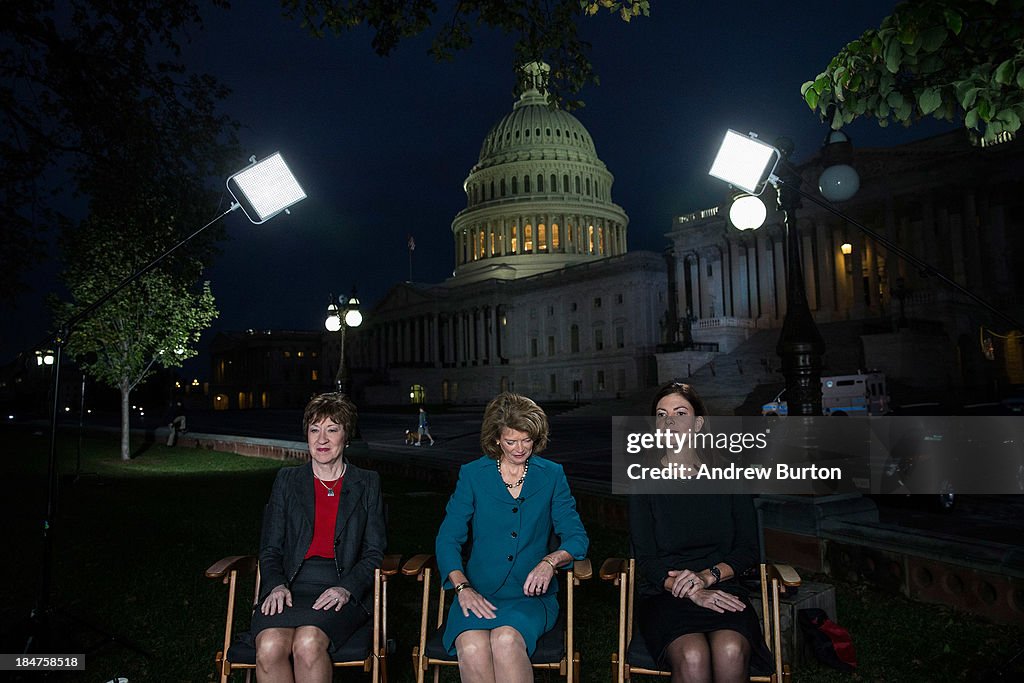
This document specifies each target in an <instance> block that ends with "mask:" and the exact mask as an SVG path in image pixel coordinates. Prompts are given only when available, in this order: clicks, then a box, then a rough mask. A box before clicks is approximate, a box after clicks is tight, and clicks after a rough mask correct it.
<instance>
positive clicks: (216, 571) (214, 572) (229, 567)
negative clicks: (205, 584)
mask: <svg viewBox="0 0 1024 683" xmlns="http://www.w3.org/2000/svg"><path fill="white" fill-rule="evenodd" d="M258 563H259V560H258V558H257V557H256V556H255V555H231V556H230V557H225V558H223V559H220V560H217V561H216V562H214V563H213V564H212V565H210V566H209V568H208V569H207V570H206V572H205V574H206V578H208V579H225V580H227V576H228V574H230V573H231V572H232V571H238V572H239V573H241V574H247V573H249V574H251V573H252V572H254V571H256V565H257V564H258Z"/></svg>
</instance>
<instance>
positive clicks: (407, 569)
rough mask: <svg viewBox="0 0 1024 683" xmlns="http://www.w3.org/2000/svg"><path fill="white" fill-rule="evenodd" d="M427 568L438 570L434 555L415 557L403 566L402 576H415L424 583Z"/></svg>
mask: <svg viewBox="0 0 1024 683" xmlns="http://www.w3.org/2000/svg"><path fill="white" fill-rule="evenodd" d="M427 568H430V569H436V568H437V560H436V559H435V558H434V556H433V555H426V554H420V555H413V556H412V557H410V558H409V560H408V561H407V562H406V563H405V564H404V565H403V566H402V574H404V575H405V576H415V577H416V579H417V580H418V581H422V580H423V578H422V577H423V570H424V569H427Z"/></svg>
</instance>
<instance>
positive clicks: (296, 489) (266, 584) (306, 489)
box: [259, 463, 387, 614]
mask: <svg viewBox="0 0 1024 683" xmlns="http://www.w3.org/2000/svg"><path fill="white" fill-rule="evenodd" d="M315 483H316V482H315V480H314V479H313V466H312V465H311V464H308V463H307V464H306V465H302V466H299V467H286V468H284V469H282V470H281V471H280V472H278V473H277V479H275V480H274V488H273V490H272V491H271V493H270V502H269V503H267V508H266V512H265V513H264V516H263V537H262V540H261V542H260V576H261V585H260V598H259V602H261V603H262V602H263V600H264V599H265V598H266V597H267V595H269V594H270V591H271V590H273V589H274V588H276V587H277V586H280V585H282V584H283V585H286V586H291V583H292V581H293V580H294V579H295V576H296V574H298V573H299V567H301V566H302V561H303V558H304V556H305V555H306V551H308V550H309V544H310V543H311V542H312V540H313V523H314V519H315V514H316V513H315V508H314V497H313V487H314V486H315ZM386 546H387V531H386V529H385V526H384V503H383V501H382V499H381V493H380V475H379V474H377V473H376V472H371V471H369V470H363V469H360V468H358V467H356V466H354V465H352V464H351V463H349V464H348V469H347V470H346V471H345V482H344V484H343V485H342V488H341V500H340V501H338V519H337V523H336V526H335V530H334V562H335V565H336V566H337V568H338V575H339V576H340V577H341V578H340V580H339V581H338V585H339V586H341V587H343V588H345V589H346V590H348V591H349V592H350V593H352V598H353V599H354V600H356V601H357V602H358V603H359V605H360V606H362V608H363V609H364V610H365V611H366V613H367V614H369V613H370V612H371V609H370V608H371V607H372V604H373V571H374V569H376V568H377V567H379V566H380V565H381V562H382V561H383V559H384V548H385V547H386Z"/></svg>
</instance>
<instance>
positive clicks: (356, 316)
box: [324, 286, 363, 393]
mask: <svg viewBox="0 0 1024 683" xmlns="http://www.w3.org/2000/svg"><path fill="white" fill-rule="evenodd" d="M330 302H331V303H330V304H329V305H328V306H327V318H326V319H325V320H324V327H326V328H327V331H328V332H340V333H341V349H340V353H339V354H338V372H337V374H336V375H335V376H334V386H335V388H336V389H337V390H338V391H340V392H342V393H348V382H349V377H348V364H347V363H346V360H347V359H346V358H345V332H346V330H348V328H350V327H359V326H360V325H362V324H363V314H362V313H360V312H359V299H358V298H356V288H355V287H354V286H353V287H352V294H351V295H349V297H348V299H347V300H346V299H345V297H344V296H339V297H338V303H335V302H334V295H333V294H331V296H330ZM338 304H342V306H343V307H339V306H338Z"/></svg>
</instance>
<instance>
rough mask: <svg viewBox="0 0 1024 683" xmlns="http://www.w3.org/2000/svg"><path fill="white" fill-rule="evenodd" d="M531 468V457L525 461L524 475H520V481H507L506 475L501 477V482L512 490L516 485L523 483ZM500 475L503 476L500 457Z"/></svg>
mask: <svg viewBox="0 0 1024 683" xmlns="http://www.w3.org/2000/svg"><path fill="white" fill-rule="evenodd" d="M529 469H530V461H529V459H527V460H526V462H524V463H523V476H521V477H519V481H517V482H516V483H514V484H510V483H508V482H507V481H505V477H501V483H502V484H504V485H505V488H507V489H508V490H509V491H511V490H512V489H514V488H515V487H517V486H519V485H520V484H522V483H523V480H525V479H526V472H527V471H528V470H529ZM498 476H501V458H500V457H499V458H498Z"/></svg>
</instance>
